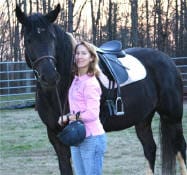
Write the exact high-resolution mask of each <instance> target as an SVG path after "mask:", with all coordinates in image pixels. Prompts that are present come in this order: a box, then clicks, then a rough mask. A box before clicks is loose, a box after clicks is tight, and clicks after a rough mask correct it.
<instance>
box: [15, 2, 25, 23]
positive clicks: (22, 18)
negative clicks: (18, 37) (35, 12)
mask: <svg viewBox="0 0 187 175" xmlns="http://www.w3.org/2000/svg"><path fill="white" fill-rule="evenodd" d="M15 11H16V17H17V19H18V21H19V22H20V23H21V24H23V25H26V21H27V16H26V15H25V13H24V12H22V11H21V8H20V7H19V6H18V5H16V9H15Z"/></svg>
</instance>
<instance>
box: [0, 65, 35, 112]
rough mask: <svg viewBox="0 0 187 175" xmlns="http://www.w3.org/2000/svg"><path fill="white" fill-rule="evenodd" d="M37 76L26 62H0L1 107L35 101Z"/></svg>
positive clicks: (27, 103) (29, 103) (22, 104)
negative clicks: (35, 76)
mask: <svg viewBox="0 0 187 175" xmlns="http://www.w3.org/2000/svg"><path fill="white" fill-rule="evenodd" d="M34 92H35V78H34V74H33V71H32V70H31V69H29V68H28V67H27V64H26V63H25V62H1V63H0V109H2V108H9V107H13V108H14V107H16V106H17V107H21V106H25V105H31V104H33V103H34V101H35V99H34V96H35V95H34V94H35V93H34Z"/></svg>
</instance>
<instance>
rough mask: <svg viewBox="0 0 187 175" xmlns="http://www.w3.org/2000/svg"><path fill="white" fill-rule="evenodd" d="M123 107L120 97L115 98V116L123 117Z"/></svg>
mask: <svg viewBox="0 0 187 175" xmlns="http://www.w3.org/2000/svg"><path fill="white" fill-rule="evenodd" d="M124 114H125V112H124V105H123V101H122V99H121V97H117V98H116V111H115V115H117V116H119V115H124Z"/></svg>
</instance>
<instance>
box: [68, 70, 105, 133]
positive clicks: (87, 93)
mask: <svg viewBox="0 0 187 175" xmlns="http://www.w3.org/2000/svg"><path fill="white" fill-rule="evenodd" d="M100 97H101V87H100V85H99V82H98V80H97V79H96V77H95V76H89V75H87V74H85V75H82V76H79V77H78V76H75V78H74V80H73V82H72V84H71V87H70V89H69V94H68V98H69V106H70V113H77V112H80V116H81V120H82V121H83V122H84V124H85V127H86V137H88V136H90V135H93V136H96V135H101V134H103V133H104V132H105V131H104V129H103V126H102V124H101V122H100V119H99V112H100Z"/></svg>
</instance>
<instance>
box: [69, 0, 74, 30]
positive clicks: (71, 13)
mask: <svg viewBox="0 0 187 175" xmlns="http://www.w3.org/2000/svg"><path fill="white" fill-rule="evenodd" d="M73 8H74V4H73V2H72V0H68V32H70V33H73Z"/></svg>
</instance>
